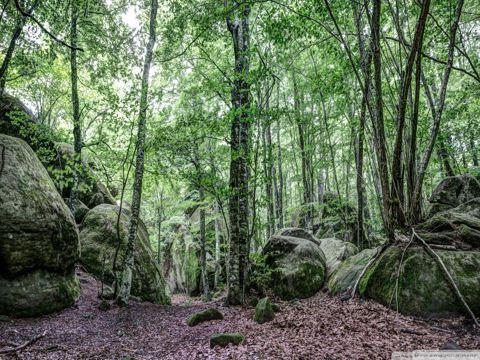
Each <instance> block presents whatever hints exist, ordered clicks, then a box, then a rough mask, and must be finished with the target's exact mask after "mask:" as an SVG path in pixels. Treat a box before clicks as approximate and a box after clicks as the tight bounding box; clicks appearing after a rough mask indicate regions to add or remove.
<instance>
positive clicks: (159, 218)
mask: <svg viewBox="0 0 480 360" xmlns="http://www.w3.org/2000/svg"><path fill="white" fill-rule="evenodd" d="M162 223H163V189H162V190H161V191H160V203H159V204H158V207H157V226H158V236H157V262H158V263H159V264H160V260H161V255H162V254H161V244H162Z"/></svg>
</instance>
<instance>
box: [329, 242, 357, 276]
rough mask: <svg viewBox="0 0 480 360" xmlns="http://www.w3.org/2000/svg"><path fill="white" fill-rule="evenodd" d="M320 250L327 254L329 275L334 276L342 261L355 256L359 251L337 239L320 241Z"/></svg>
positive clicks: (348, 243) (350, 244) (349, 243)
mask: <svg viewBox="0 0 480 360" xmlns="http://www.w3.org/2000/svg"><path fill="white" fill-rule="evenodd" d="M320 241H321V243H320V249H322V251H323V253H324V254H325V260H326V264H327V272H328V274H329V275H330V274H332V273H333V272H335V270H337V268H338V267H339V266H340V263H341V262H342V260H345V259H346V258H348V257H350V256H353V255H355V254H356V253H357V252H358V249H357V247H356V246H355V245H353V244H352V243H351V242H348V241H342V240H338V239H335V238H327V239H321V240H320Z"/></svg>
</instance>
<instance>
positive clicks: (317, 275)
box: [262, 230, 326, 300]
mask: <svg viewBox="0 0 480 360" xmlns="http://www.w3.org/2000/svg"><path fill="white" fill-rule="evenodd" d="M282 233H283V230H280V231H279V232H278V234H282ZM262 253H263V256H264V257H265V265H266V266H267V268H268V269H269V270H270V273H271V279H270V287H271V289H272V291H273V293H274V294H275V295H277V296H278V297H280V298H282V299H284V300H291V299H296V298H298V299H301V298H306V297H310V296H312V295H314V294H315V293H316V292H317V291H319V290H320V289H321V287H322V285H323V283H324V280H325V275H326V265H325V255H324V254H323V252H322V250H321V249H320V246H319V245H318V244H317V243H315V242H313V241H311V240H306V239H304V238H300V237H293V236H284V235H277V234H275V235H273V236H272V237H271V238H270V239H269V240H268V242H267V243H266V244H265V247H264V248H263V252H262Z"/></svg>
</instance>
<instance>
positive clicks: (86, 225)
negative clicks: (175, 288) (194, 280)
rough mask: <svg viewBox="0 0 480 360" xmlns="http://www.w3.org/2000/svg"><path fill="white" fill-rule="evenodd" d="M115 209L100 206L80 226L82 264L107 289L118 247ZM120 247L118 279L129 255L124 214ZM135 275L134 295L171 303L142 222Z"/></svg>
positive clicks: (124, 214)
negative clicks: (126, 253) (105, 285)
mask: <svg viewBox="0 0 480 360" xmlns="http://www.w3.org/2000/svg"><path fill="white" fill-rule="evenodd" d="M118 212H119V208H118V207H117V206H116V205H110V204H101V205H98V206H96V207H94V208H93V209H91V210H90V211H89V212H88V213H87V215H86V216H85V218H84V219H83V222H82V224H81V226H80V243H81V249H82V251H81V256H80V262H81V263H82V265H83V266H84V267H85V269H86V270H87V271H88V272H89V273H90V274H93V275H94V276H96V277H97V278H99V279H100V280H101V281H103V282H104V283H106V284H107V285H112V284H113V282H114V280H115V274H114V272H113V260H114V257H115V252H116V248H117V244H118V238H117V218H118ZM119 225H120V226H119V234H120V247H119V251H118V258H117V262H116V264H117V269H118V273H117V275H118V276H120V271H119V270H120V268H121V266H122V264H123V259H124V255H125V251H126V245H127V237H128V226H129V217H128V215H127V214H126V213H125V212H124V211H122V214H121V216H120V223H119ZM134 259H135V263H134V271H133V278H132V289H131V294H132V295H133V296H138V297H139V298H140V299H142V300H145V301H151V302H156V303H160V304H168V303H170V299H169V296H168V294H167V292H166V284H165V280H164V279H163V276H162V274H161V269H160V267H159V265H158V264H157V262H156V260H155V259H154V256H153V252H152V249H151V245H150V240H149V237H148V232H147V228H146V226H145V224H144V223H143V221H141V220H140V221H139V223H138V228H137V239H136V243H135V253H134Z"/></svg>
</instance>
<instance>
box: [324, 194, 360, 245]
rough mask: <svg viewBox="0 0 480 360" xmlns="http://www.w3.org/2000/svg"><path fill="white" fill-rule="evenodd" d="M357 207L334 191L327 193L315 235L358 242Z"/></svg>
mask: <svg viewBox="0 0 480 360" xmlns="http://www.w3.org/2000/svg"><path fill="white" fill-rule="evenodd" d="M357 225H358V224H357V209H356V208H355V206H353V205H352V204H350V203H349V202H346V201H345V200H343V199H341V198H339V197H338V195H336V194H333V193H330V192H328V193H325V195H324V197H323V204H322V205H321V209H320V213H319V220H318V226H316V232H315V236H316V237H317V238H319V239H324V238H337V239H340V240H344V241H349V242H352V243H354V244H356V243H357V232H358V227H357Z"/></svg>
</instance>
